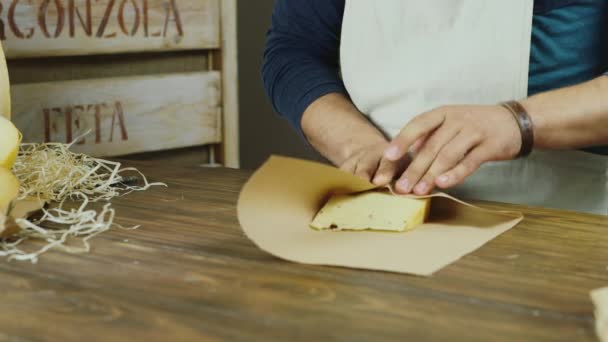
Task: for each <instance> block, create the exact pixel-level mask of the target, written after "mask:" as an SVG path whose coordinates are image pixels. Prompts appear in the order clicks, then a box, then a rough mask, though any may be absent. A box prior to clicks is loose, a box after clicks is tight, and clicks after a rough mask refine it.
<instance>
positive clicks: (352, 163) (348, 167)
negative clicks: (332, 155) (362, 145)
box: [340, 154, 361, 175]
mask: <svg viewBox="0 0 608 342" xmlns="http://www.w3.org/2000/svg"><path fill="white" fill-rule="evenodd" d="M360 156H361V155H360V154H356V155H354V156H352V157H350V158H348V159H347V160H346V161H345V162H344V164H342V166H340V170H342V171H344V172H347V173H350V174H351V175H354V174H355V169H356V167H357V163H358V162H359V158H360Z"/></svg>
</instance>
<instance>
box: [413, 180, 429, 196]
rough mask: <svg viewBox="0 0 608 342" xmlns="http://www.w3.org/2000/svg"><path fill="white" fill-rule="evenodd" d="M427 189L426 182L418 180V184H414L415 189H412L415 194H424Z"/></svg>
mask: <svg viewBox="0 0 608 342" xmlns="http://www.w3.org/2000/svg"><path fill="white" fill-rule="evenodd" d="M428 190H429V185H428V184H426V182H420V183H418V185H416V189H414V191H415V192H416V193H417V194H426V192H427V191H428Z"/></svg>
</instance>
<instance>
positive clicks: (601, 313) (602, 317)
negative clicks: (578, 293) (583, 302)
mask: <svg viewBox="0 0 608 342" xmlns="http://www.w3.org/2000/svg"><path fill="white" fill-rule="evenodd" d="M591 299H592V300H593V303H594V304H595V328H596V331H597V335H598V337H599V338H600V341H602V342H608V287H606V288H603V289H598V290H595V291H593V292H591Z"/></svg>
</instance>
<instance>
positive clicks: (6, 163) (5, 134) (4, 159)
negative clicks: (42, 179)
mask: <svg viewBox="0 0 608 342" xmlns="http://www.w3.org/2000/svg"><path fill="white" fill-rule="evenodd" d="M20 142H21V134H20V133H19V130H17V128H16V127H15V125H13V123H12V122H11V121H10V120H8V119H7V118H5V117H3V116H0V167H3V168H5V169H8V170H10V169H11V168H12V167H13V164H14V163H15V159H16V158H17V153H18V152H19V143H20Z"/></svg>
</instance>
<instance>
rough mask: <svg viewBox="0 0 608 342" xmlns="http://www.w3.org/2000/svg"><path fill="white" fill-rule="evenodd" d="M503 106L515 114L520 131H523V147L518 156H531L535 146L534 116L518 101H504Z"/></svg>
mask: <svg viewBox="0 0 608 342" xmlns="http://www.w3.org/2000/svg"><path fill="white" fill-rule="evenodd" d="M502 106H503V107H504V108H506V109H507V110H509V112H511V114H513V117H514V118H515V121H517V125H518V126H519V131H520V133H521V149H520V150H519V153H518V154H517V158H523V157H527V156H529V155H530V153H532V149H533V147H534V125H533V123H532V118H530V115H529V114H528V112H527V111H526V109H525V108H524V106H522V105H521V103H519V102H517V101H508V102H505V103H503V104H502Z"/></svg>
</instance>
